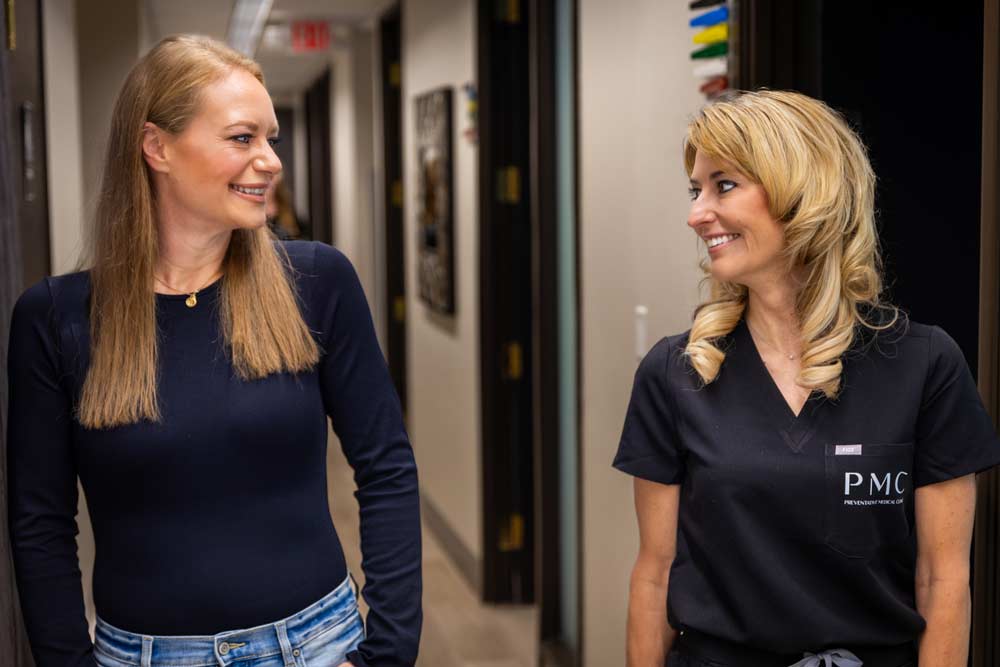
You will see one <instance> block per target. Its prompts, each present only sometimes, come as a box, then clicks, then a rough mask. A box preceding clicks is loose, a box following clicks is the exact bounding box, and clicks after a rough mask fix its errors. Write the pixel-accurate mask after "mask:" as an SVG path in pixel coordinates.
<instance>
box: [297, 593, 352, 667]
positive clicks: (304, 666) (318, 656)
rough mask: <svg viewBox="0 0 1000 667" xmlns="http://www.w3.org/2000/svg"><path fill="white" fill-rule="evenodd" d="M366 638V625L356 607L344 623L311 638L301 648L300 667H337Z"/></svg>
mask: <svg viewBox="0 0 1000 667" xmlns="http://www.w3.org/2000/svg"><path fill="white" fill-rule="evenodd" d="M364 638H365V627H364V623H363V622H362V621H361V614H360V613H358V610H357V607H356V606H355V608H354V611H353V613H351V614H349V615H348V616H347V617H346V618H344V620H343V621H341V622H340V623H337V624H336V625H333V626H331V627H329V628H327V629H325V630H323V631H322V632H321V633H319V634H318V635H314V636H312V637H310V638H309V639H308V640H306V641H305V643H303V644H302V645H301V646H300V647H299V662H300V667H337V666H338V665H340V664H341V663H342V662H344V660H345V659H346V656H347V654H348V653H350V652H351V651H353V650H354V649H356V648H357V647H358V644H360V643H361V640H362V639H364Z"/></svg>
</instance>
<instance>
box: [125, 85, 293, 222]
mask: <svg viewBox="0 0 1000 667" xmlns="http://www.w3.org/2000/svg"><path fill="white" fill-rule="evenodd" d="M199 102H200V103H199V108H198V111H197V113H196V114H195V116H194V117H193V118H192V119H191V121H190V123H189V124H188V125H187V127H186V128H185V129H184V130H183V131H182V132H180V133H179V134H176V135H171V134H170V133H168V132H164V131H163V130H160V129H159V128H156V126H155V125H152V124H151V123H147V124H146V135H145V138H144V141H143V151H144V153H145V155H146V162H147V164H149V165H150V167H151V168H152V169H153V171H154V174H155V178H154V181H155V188H156V197H157V204H158V209H159V211H160V213H161V218H162V219H163V220H167V221H169V223H168V224H170V223H180V224H184V225H185V226H187V227H191V228H197V229H200V230H203V231H207V232H212V231H216V232H223V231H231V230H234V229H252V228H256V227H261V226H263V225H264V224H265V223H266V221H267V214H266V205H265V196H264V195H265V192H266V190H267V188H268V186H269V185H270V183H271V181H272V180H273V179H274V178H275V177H276V176H277V175H278V173H279V172H280V171H281V161H280V160H279V159H278V156H277V155H276V154H275V152H274V148H273V147H274V145H275V144H276V143H277V134H278V122H277V119H276V118H275V115H274V106H273V105H272V104H271V98H270V96H269V95H268V93H267V90H266V89H265V88H264V86H263V85H261V83H260V82H259V81H258V80H257V79H256V78H254V76H253V75H252V74H250V73H248V72H246V71H244V70H240V69H236V70H233V71H232V72H231V73H229V74H228V75H226V76H225V77H223V78H222V79H220V80H218V81H216V82H214V83H211V84H209V85H207V86H206V87H205V88H204V89H203V90H202V93H201V96H200V100H199Z"/></svg>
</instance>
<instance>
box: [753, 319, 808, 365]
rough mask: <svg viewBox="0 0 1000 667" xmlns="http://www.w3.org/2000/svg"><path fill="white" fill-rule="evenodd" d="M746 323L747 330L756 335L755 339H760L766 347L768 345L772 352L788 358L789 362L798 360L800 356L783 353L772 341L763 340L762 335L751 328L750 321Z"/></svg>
mask: <svg viewBox="0 0 1000 667" xmlns="http://www.w3.org/2000/svg"><path fill="white" fill-rule="evenodd" d="M746 323H747V328H748V329H750V333H751V334H754V338H755V339H759V340H760V341H761V342H763V343H764V344H765V345H767V346H768V347H769V348H771V349H772V350H774V351H775V352H777V353H778V354H780V355H781V356H783V357H786V358H787V359H788V360H789V361H794V360H795V359H797V358H798V355H795V354H789V353H788V352H783V351H781V350H780V349H778V347H777V346H776V345H775V344H774V343H772V342H770V341H768V340H766V339H764V338H762V337H761V336H760V334H758V333H756V332H755V331H754V329H753V327H751V326H750V320H747V321H746Z"/></svg>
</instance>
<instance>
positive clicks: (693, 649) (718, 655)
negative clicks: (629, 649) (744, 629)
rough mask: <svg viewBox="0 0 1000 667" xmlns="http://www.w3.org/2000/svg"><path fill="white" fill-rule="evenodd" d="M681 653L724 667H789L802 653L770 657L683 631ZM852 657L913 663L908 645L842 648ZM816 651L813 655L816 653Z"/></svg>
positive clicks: (871, 662) (870, 665) (876, 665)
mask: <svg viewBox="0 0 1000 667" xmlns="http://www.w3.org/2000/svg"><path fill="white" fill-rule="evenodd" d="M677 644H678V646H679V647H680V648H681V650H682V651H684V652H686V653H688V654H689V655H691V656H692V657H694V658H698V659H700V660H711V661H713V662H717V663H720V664H722V665H725V666H726V667H789V665H793V664H795V663H796V662H798V661H800V660H802V658H803V657H804V654H803V653H772V652H770V651H765V650H762V649H757V648H754V647H752V646H747V645H745V644H737V643H734V642H730V641H727V640H724V639H719V638H718V637H713V636H711V635H706V634H703V633H701V632H697V631H695V630H684V631H683V632H681V633H679V634H678V636H677ZM824 648H845V649H848V650H849V651H851V652H852V653H854V654H855V655H856V656H857V657H858V658H859V659H860V660H861V661H862V663H863V665H864V667H903V665H906V664H908V663H910V662H915V661H916V659H917V650H916V647H915V645H914V644H913V643H912V642H909V643H906V644H899V645H898V646H843V647H839V646H837V647H824ZM820 650H821V649H820V647H817V648H816V649H815V651H813V652H819V651H820Z"/></svg>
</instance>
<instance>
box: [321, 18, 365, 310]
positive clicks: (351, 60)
mask: <svg viewBox="0 0 1000 667" xmlns="http://www.w3.org/2000/svg"><path fill="white" fill-rule="evenodd" d="M346 41H347V43H346V45H345V46H343V47H342V48H340V49H338V50H337V51H336V52H334V55H333V62H332V67H333V82H332V83H333V85H332V86H331V88H330V97H331V99H330V123H331V132H330V134H331V136H332V137H333V156H332V166H333V174H332V177H333V208H334V235H333V238H334V245H336V246H337V247H338V248H340V249H341V250H342V251H343V252H344V254H346V255H347V256H348V257H350V259H351V261H352V262H353V263H354V266H355V268H356V269H357V271H358V276H359V277H360V278H361V284H362V285H363V286H364V289H365V293H366V294H367V296H368V300H369V302H373V300H374V297H375V296H376V295H375V293H374V259H373V254H372V253H373V248H372V243H373V233H372V230H373V228H374V218H373V215H374V213H373V210H372V197H373V196H374V193H373V180H372V161H373V158H374V155H373V152H374V147H373V137H372V134H373V131H374V129H373V124H374V122H375V118H374V114H375V110H374V99H373V97H372V79H371V77H372V74H371V69H372V64H373V61H372V52H371V49H372V33H371V30H369V29H365V28H357V29H355V30H353V31H352V32H351V34H350V37H349V38H348V39H347V40H346Z"/></svg>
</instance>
